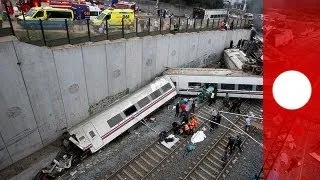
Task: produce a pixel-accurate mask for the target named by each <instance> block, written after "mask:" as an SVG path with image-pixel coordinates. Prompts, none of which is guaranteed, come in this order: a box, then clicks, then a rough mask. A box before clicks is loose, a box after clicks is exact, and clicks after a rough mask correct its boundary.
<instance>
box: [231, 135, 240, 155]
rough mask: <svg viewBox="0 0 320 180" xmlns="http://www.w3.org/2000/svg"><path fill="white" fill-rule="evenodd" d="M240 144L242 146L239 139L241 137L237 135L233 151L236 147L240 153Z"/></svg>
mask: <svg viewBox="0 0 320 180" xmlns="http://www.w3.org/2000/svg"><path fill="white" fill-rule="evenodd" d="M241 144H242V139H241V137H240V136H239V135H237V139H236V141H235V144H234V146H233V150H235V149H236V147H238V148H239V150H240V152H242V149H241Z"/></svg>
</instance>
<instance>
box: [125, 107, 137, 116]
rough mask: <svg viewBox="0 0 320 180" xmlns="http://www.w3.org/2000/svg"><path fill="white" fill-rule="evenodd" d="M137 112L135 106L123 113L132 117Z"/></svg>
mask: <svg viewBox="0 0 320 180" xmlns="http://www.w3.org/2000/svg"><path fill="white" fill-rule="evenodd" d="M135 112H137V108H136V107H135V106H134V105H132V106H130V107H129V108H128V109H126V110H124V111H123V113H124V114H125V115H126V116H127V117H128V116H130V115H131V114H133V113H135Z"/></svg>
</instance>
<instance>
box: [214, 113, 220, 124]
mask: <svg viewBox="0 0 320 180" xmlns="http://www.w3.org/2000/svg"><path fill="white" fill-rule="evenodd" d="M216 123H218V124H215V126H216V127H219V126H218V125H219V124H220V123H221V114H220V112H218V114H217V116H216Z"/></svg>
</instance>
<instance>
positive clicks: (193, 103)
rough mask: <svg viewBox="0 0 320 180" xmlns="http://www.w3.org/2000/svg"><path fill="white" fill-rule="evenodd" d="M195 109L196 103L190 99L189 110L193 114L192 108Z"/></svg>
mask: <svg viewBox="0 0 320 180" xmlns="http://www.w3.org/2000/svg"><path fill="white" fill-rule="evenodd" d="M195 109H196V103H195V102H194V100H193V101H192V104H191V110H190V112H192V113H193V114H194V110H195Z"/></svg>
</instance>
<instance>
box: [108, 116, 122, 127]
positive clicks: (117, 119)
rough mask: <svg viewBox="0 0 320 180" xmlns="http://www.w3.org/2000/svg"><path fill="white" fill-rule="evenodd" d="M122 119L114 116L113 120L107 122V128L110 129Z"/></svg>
mask: <svg viewBox="0 0 320 180" xmlns="http://www.w3.org/2000/svg"><path fill="white" fill-rule="evenodd" d="M122 120H123V118H122V117H121V115H120V114H118V115H116V116H114V117H113V118H111V119H109V120H108V124H109V126H110V127H111V128H112V127H113V126H115V125H117V124H118V123H119V122H121V121H122Z"/></svg>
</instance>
